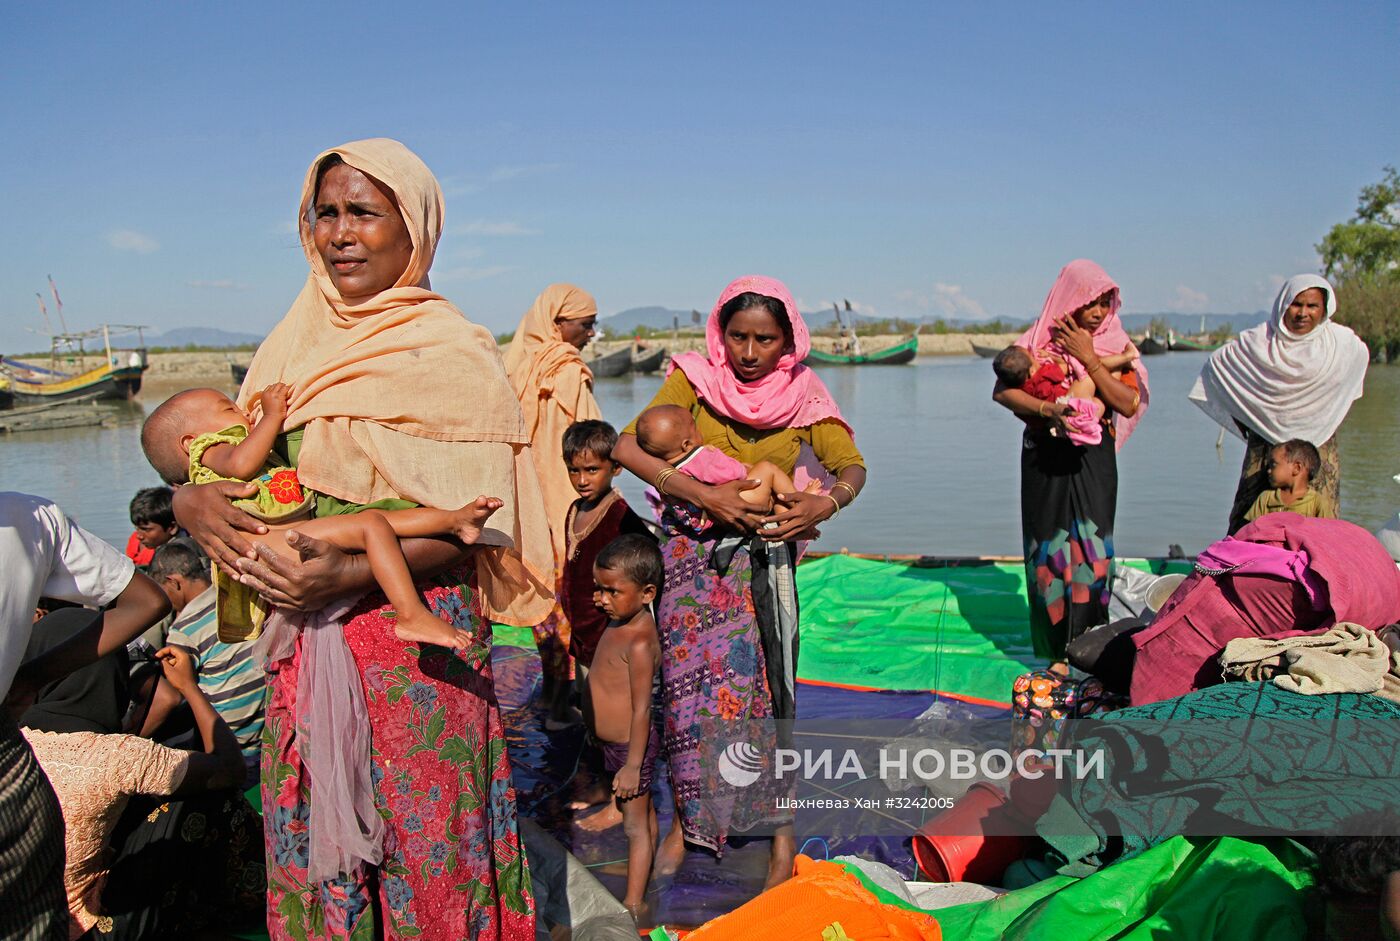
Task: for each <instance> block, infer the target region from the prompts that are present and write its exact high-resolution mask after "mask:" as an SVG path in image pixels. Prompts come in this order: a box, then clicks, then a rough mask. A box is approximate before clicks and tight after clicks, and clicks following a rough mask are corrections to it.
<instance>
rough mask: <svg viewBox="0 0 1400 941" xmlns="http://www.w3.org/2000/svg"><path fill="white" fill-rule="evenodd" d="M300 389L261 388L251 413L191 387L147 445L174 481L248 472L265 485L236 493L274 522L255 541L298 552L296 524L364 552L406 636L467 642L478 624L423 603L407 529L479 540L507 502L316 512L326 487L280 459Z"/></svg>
mask: <svg viewBox="0 0 1400 941" xmlns="http://www.w3.org/2000/svg"><path fill="white" fill-rule="evenodd" d="M290 394H291V389H290V388H288V387H287V386H286V385H284V384H282V383H275V384H273V385H270V386H268V387H267V388H266V389H264V390H263V391H262V394H261V396H260V405H261V413H260V414H257V412H256V410H255V413H254V414H249V413H247V412H245V411H243V409H241V408H239V407H238V405H237V404H235V403H234V401H233V400H232V399H230V398H229V397H228V396H226V395H224V394H223V393H222V392H219V391H218V390H217V389H190V390H189V391H187V392H181V393H179V394H178V395H174V396H172V397H171V398H169V399H168V400H166V401H165V402H164V403H163V404H162V405H161V406H160V407H159V408H157V409H156V410H155V411H154V412H152V413H151V415H150V417H149V418H147V419H146V423H145V425H144V426H143V427H142V429H141V445H142V447H143V448H144V449H145V451H146V456H147V458H148V459H149V460H150V461H151V464H152V465H153V466H154V467H155V469H156V470H157V471H158V472H159V473H160V475H161V476H162V477H164V478H165V480H166V482H167V483H169V484H172V485H176V486H178V485H180V484H184V483H196V484H201V483H209V482H211V481H216V480H241V481H248V482H250V483H252V484H254V485H255V486H257V488H258V492H257V494H256V495H255V496H253V497H251V498H248V499H246V500H238V501H235V505H236V506H238V507H240V508H241V509H244V510H246V511H247V512H249V513H251V514H252V515H253V516H256V517H257V518H259V519H261V520H262V521H263V522H265V523H267V525H268V528H269V530H270V531H269V532H268V533H267V535H265V536H253V537H251V538H252V539H253V540H254V541H255V542H262V543H264V544H266V545H267V546H268V547H269V548H271V549H272V550H274V551H276V552H279V553H282V554H283V555H294V554H295V552H294V550H292V549H291V547H289V546H288V545H287V541H286V534H287V533H288V532H289V531H291V530H293V529H295V530H296V531H297V532H300V533H305V534H306V535H307V536H311V537H313V538H315V539H323V540H325V541H326V542H329V543H331V544H332V545H334V546H336V547H337V548H339V549H341V550H343V551H345V552H363V553H364V554H365V555H366V556H368V557H369V565H370V570H371V571H372V572H373V573H374V578H375V581H377V582H378V583H379V587H380V588H381V589H383V591H384V594H385V596H387V597H388V599H389V603H390V604H392V605H393V606H394V611H395V626H394V632H395V634H396V635H397V636H398V637H399V639H401V640H407V641H414V642H417V643H425V644H440V645H442V646H444V647H454V648H457V649H462V648H465V647H467V646H468V645H469V644H471V642H472V635H471V633H470V632H468V631H464V630H461V629H460V628H455V627H453V626H452V625H451V624H448V623H447V622H445V621H443V620H441V619H440V618H438V617H437V616H435V615H434V614H433V613H432V612H430V611H429V610H428V609H427V608H425V607H424V606H423V602H422V600H421V599H420V598H419V595H418V592H417V590H416V589H415V588H414V585H413V575H412V573H410V572H409V569H408V562H407V561H406V560H405V559H404V557H403V552H402V551H401V550H400V549H399V538H400V537H410V536H441V535H449V534H450V535H453V536H456V537H457V538H458V539H460V540H461V541H462V542H463V543H466V544H468V545H470V544H472V543H474V542H476V540H477V539H478V538H479V537H480V536H481V530H482V527H483V525H484V524H485V523H486V520H487V519H488V518H489V517H490V516H491V514H492V513H494V512H496V511H497V510H498V509H500V508H501V506H502V505H503V504H502V502H501V501H500V500H498V499H496V498H495V497H485V496H482V497H477V498H476V499H475V500H473V501H472V502H471V503H468V504H467V505H466V506H464V507H462V508H461V509H458V510H437V509H431V508H429V507H420V508H417V509H411V510H393V511H387V512H386V511H383V510H364V511H362V512H359V513H352V514H347V515H343V516H327V517H321V518H319V519H311V518H309V517H310V516H311V514H312V513H313V512H314V509H315V499H316V494H315V493H313V492H311V491H309V490H307V489H306V488H304V487H302V486H301V484H300V482H299V481H298V480H297V476H296V470H295V469H294V468H291V467H287V466H285V462H281V463H279V456H278V455H277V454H276V452H275V451H274V450H273V448H274V446H275V444H276V441H277V436H278V435H279V434H280V433H281V431H282V422H283V420H284V419H285V418H286V417H287V399H288V398H289V396H290ZM221 639H222V637H221Z"/></svg>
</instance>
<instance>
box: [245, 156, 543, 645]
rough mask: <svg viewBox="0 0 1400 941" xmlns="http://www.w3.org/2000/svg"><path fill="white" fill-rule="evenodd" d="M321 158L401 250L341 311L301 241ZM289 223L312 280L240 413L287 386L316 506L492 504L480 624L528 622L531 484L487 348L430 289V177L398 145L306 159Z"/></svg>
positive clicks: (512, 409) (539, 587)
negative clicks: (378, 210)
mask: <svg viewBox="0 0 1400 941" xmlns="http://www.w3.org/2000/svg"><path fill="white" fill-rule="evenodd" d="M332 155H336V156H338V157H340V159H341V160H343V161H344V162H345V163H346V164H348V165H349V166H351V167H354V168H355V169H357V170H360V171H361V172H363V173H366V174H368V175H369V176H371V177H373V178H374V179H376V180H378V181H379V182H381V183H383V184H384V185H386V186H387V187H389V189H391V190H392V191H393V193H394V195H395V197H396V198H397V200H398V204H399V210H400V212H401V213H402V214H403V218H404V222H405V223H406V224H407V226H408V232H409V236H410V237H411V238H412V241H413V254H412V257H411V258H410V260H409V263H408V267H407V268H406V269H405V270H404V273H403V274H402V275H401V276H400V277H399V279H398V281H397V282H396V283H395V284H394V286H393V287H391V288H389V289H388V290H386V291H382V292H380V293H379V294H377V295H375V296H374V297H373V298H371V299H369V300H368V301H365V302H363V303H361V304H356V305H353V306H352V305H350V304H347V303H346V302H345V301H344V300H343V299H342V298H341V296H340V293H339V292H338V291H337V290H336V288H335V285H334V284H333V283H332V282H331V279H330V277H329V276H328V275H327V273H326V268H325V265H324V263H323V262H322V260H321V256H320V254H319V253H318V252H317V251H316V245H315V242H314V241H313V238H312V226H313V219H312V203H313V201H314V199H315V195H316V180H317V174H318V171H319V168H320V166H321V164H322V162H323V161H325V159H326V158H327V157H330V156H332ZM298 225H299V227H300V231H301V244H302V248H303V250H304V251H305V252H306V259H307V261H308V262H309V263H310V265H311V274H310V276H309V277H308V278H307V279H306V286H305V287H303V288H302V290H301V293H300V294H299V295H297V299H296V300H295V301H294V302H293V303H292V307H291V309H290V310H289V311H287V314H286V316H285V317H283V318H282V321H281V323H279V324H278V325H277V326H276V327H275V328H273V331H272V333H271V334H269V335H268V338H267V339H266V340H264V341H263V343H262V346H260V347H259V348H258V352H257V355H256V356H255V357H254V358H253V363H252V365H251V366H250V367H249V369H248V378H247V379H245V380H244V382H243V388H242V390H241V391H240V392H239V397H238V401H239V404H240V405H242V406H244V407H247V406H248V405H249V404H250V403H251V402H252V400H253V399H255V398H256V395H257V393H258V392H260V391H261V390H262V389H264V388H265V387H266V386H268V385H270V384H271V383H274V382H285V383H287V384H288V385H290V386H291V387H292V399H291V402H290V408H289V410H288V413H287V420H286V422H285V423H284V425H283V428H284V429H293V428H303V429H304V430H305V431H304V438H303V440H302V449H301V454H300V457H299V459H298V466H297V471H298V474H299V476H300V477H301V481H302V483H304V484H305V485H306V486H308V487H310V488H312V489H313V490H317V491H320V492H321V493H325V494H329V495H330V496H333V497H337V498H339V499H341V500H346V501H349V502H351V503H371V502H374V501H376V500H382V499H385V498H389V497H401V498H403V499H405V500H411V501H413V502H415V503H420V504H423V505H424V506H432V507H439V508H448V509H455V508H457V507H460V506H464V505H465V504H467V503H468V502H470V501H471V500H473V499H475V498H476V497H477V495H479V494H486V495H488V496H494V497H499V498H500V499H502V500H504V501H505V506H504V507H502V508H501V509H500V510H498V511H497V512H496V514H495V515H494V516H493V517H492V518H491V521H490V524H489V528H488V529H487V530H486V532H485V533H483V535H482V538H481V541H482V543H484V544H486V545H490V546H496V547H500V551H484V552H478V553H477V554H476V558H477V570H478V576H479V579H478V581H479V587H480V589H481V592H482V598H483V602H484V604H485V608H486V613H487V616H488V617H490V618H491V619H492V620H497V621H503V622H505V623H511V624H534V623H536V622H537V621H538V620H540V619H542V618H543V617H544V616H545V615H546V614H548V612H549V608H550V605H551V596H552V588H553V583H552V581H551V580H550V572H551V571H552V568H553V566H552V560H551V559H550V557H549V549H548V545H549V536H548V533H547V531H546V521H545V518H544V515H543V513H542V511H541V502H540V496H539V481H538V480H537V479H536V476H535V468H534V465H533V463H532V461H531V460H530V456H529V449H528V443H529V438H528V437H527V435H526V431H525V423H524V421H523V420H522V418H521V415H520V407H519V405H518V404H517V403H516V401H515V396H514V395H512V394H511V388H510V382H509V381H508V380H507V379H506V375H505V369H504V367H503V366H502V363H501V356H500V351H499V350H498V349H497V348H496V343H495V340H494V339H493V338H492V336H491V334H490V333H489V332H488V331H487V330H485V329H484V328H482V327H480V326H477V325H476V324H473V323H471V322H470V321H468V320H467V319H466V318H465V317H463V316H462V313H461V311H459V310H458V309H457V308H456V307H454V306H453V305H452V304H451V303H450V302H449V301H447V300H446V299H445V298H443V297H442V296H441V295H439V294H436V293H434V292H433V291H432V290H431V288H430V287H429V284H428V269H429V268H430V267H432V263H433V253H434V251H435V250H436V248H437V242H438V237H439V236H440V235H441V233H442V190H441V189H440V188H439V187H438V183H437V180H436V179H435V178H434V177H433V174H432V172H431V171H430V170H429V169H428V168H427V166H425V165H424V164H423V161H422V160H420V159H419V158H418V156H417V155H416V154H414V153H413V152H412V151H410V150H409V149H408V148H407V147H405V146H404V145H403V144H401V143H399V142H398V141H395V140H389V139H387V138H374V139H371V140H363V141H354V142H352V143H349V144H344V145H342V146H340V147H336V148H333V149H331V150H327V151H326V152H325V153H323V154H321V155H320V156H318V157H317V158H316V159H315V161H313V162H312V164H311V168H310V169H309V170H308V171H307V173H306V181H305V183H304V185H303V187H302V195H301V206H300V211H299V215H298Z"/></svg>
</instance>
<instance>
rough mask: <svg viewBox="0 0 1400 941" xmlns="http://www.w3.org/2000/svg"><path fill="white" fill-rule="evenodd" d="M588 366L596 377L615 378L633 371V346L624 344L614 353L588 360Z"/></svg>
mask: <svg viewBox="0 0 1400 941" xmlns="http://www.w3.org/2000/svg"><path fill="white" fill-rule="evenodd" d="M587 364H588V368H589V369H591V370H592V371H593V377H594V378H595V379H614V378H616V377H618V376H625V375H627V374H628V373H629V372H631V371H632V347H631V346H630V345H628V346H624V347H623V348H622V349H620V350H616V351H615V352H612V353H605V354H603V355H602V356H595V357H594V358H593V359H590V360H587Z"/></svg>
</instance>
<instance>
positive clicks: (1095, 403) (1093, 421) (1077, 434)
mask: <svg viewBox="0 0 1400 941" xmlns="http://www.w3.org/2000/svg"><path fill="white" fill-rule="evenodd" d="M1065 404H1066V405H1068V406H1070V407H1071V408H1073V409H1074V414H1073V415H1066V416H1065V427H1066V428H1067V429H1069V440H1071V441H1073V442H1074V443H1075V444H1098V443H1099V442H1100V441H1102V440H1103V425H1102V424H1100V422H1099V420H1100V419H1101V418H1103V403H1102V402H1100V401H1099V400H1098V399H1065Z"/></svg>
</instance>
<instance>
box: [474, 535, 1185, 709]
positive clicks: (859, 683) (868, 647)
mask: <svg viewBox="0 0 1400 941" xmlns="http://www.w3.org/2000/svg"><path fill="white" fill-rule="evenodd" d="M1124 564H1127V565H1131V566H1133V567H1134V568H1139V569H1143V570H1147V569H1148V568H1149V565H1148V563H1146V562H1144V561H1142V560H1140V559H1138V560H1128V561H1126V562H1125V563H1124ZM1152 567H1153V568H1154V569H1159V568H1160V567H1161V566H1160V563H1156V564H1154V565H1153V566H1152ZM797 593H798V599H799V600H800V602H801V606H802V617H801V621H802V627H801V631H802V635H801V636H802V648H801V655H800V656H799V658H798V671H797V672H798V677H799V678H800V679H802V680H804V681H806V682H809V683H831V684H836V685H840V686H850V687H855V688H858V689H883V690H920V691H928V690H936V691H938V692H940V693H946V694H948V695H951V696H956V697H959V698H964V699H968V700H971V701H974V702H987V703H996V704H998V705H1009V704H1010V699H1011V681H1012V680H1014V679H1015V678H1016V676H1017V675H1018V674H1021V673H1024V672H1026V671H1027V670H1032V669H1036V668H1037V667H1041V666H1044V662H1043V661H1039V660H1037V659H1036V658H1035V657H1034V656H1033V655H1032V653H1031V645H1030V631H1029V628H1028V627H1027V621H1028V613H1027V608H1026V573H1025V568H1024V567H1023V566H1022V565H1021V564H1019V563H1005V562H988V563H976V564H961V565H931V566H927V567H924V566H915V565H909V564H905V563H901V562H885V561H879V560H874V559H860V558H855V557H853V556H846V555H831V556H826V557H824V558H820V559H812V560H810V561H807V562H804V563H803V564H802V565H800V566H798V568H797ZM495 638H496V643H497V644H509V645H514V646H521V647H531V646H533V645H534V641H533V639H532V638H531V634H530V630H529V629H528V628H519V627H497V628H496V629H495Z"/></svg>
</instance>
